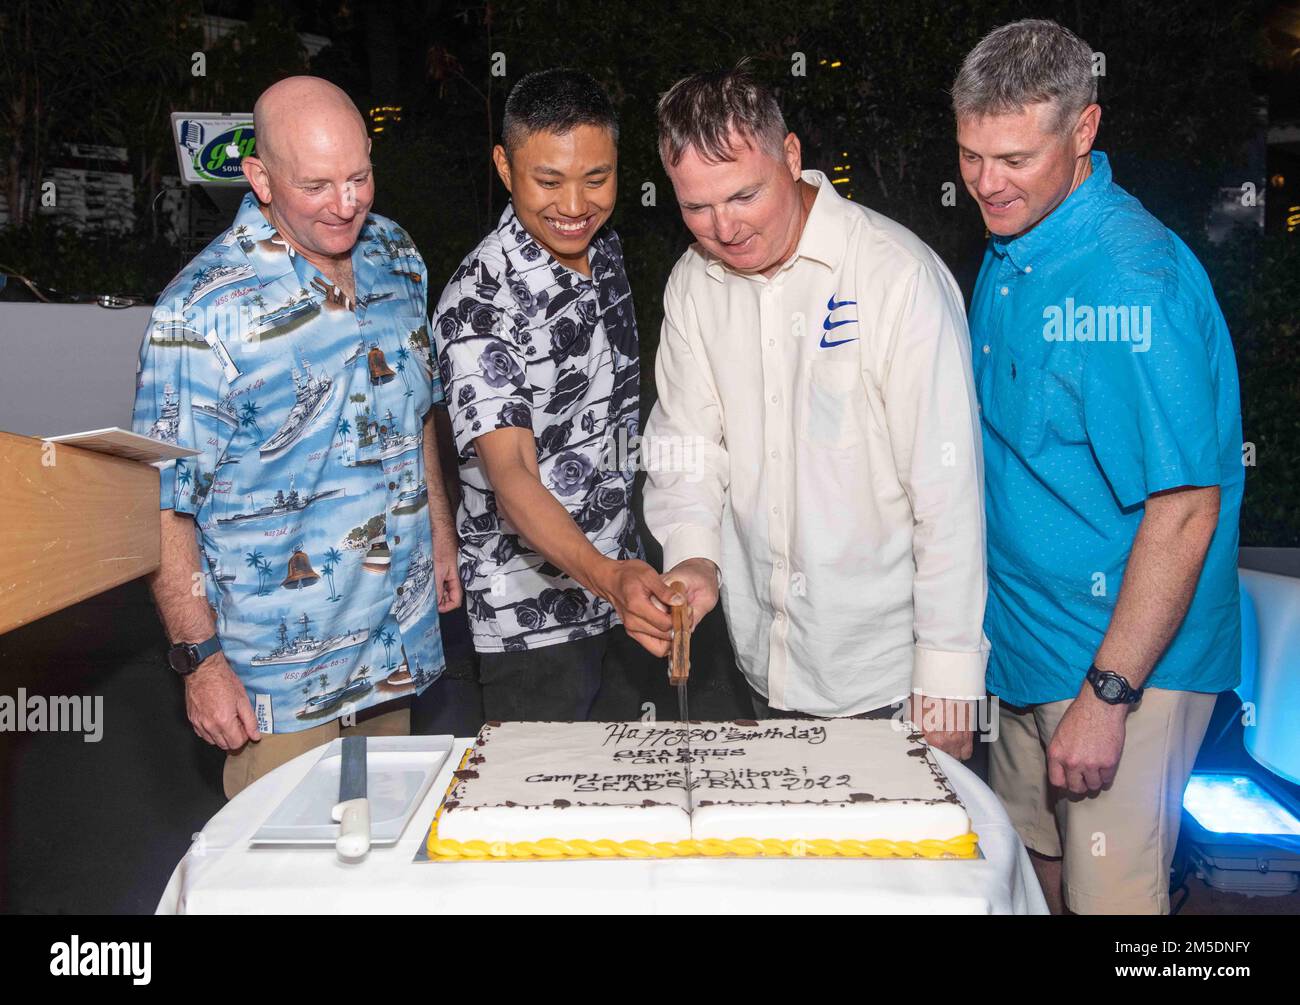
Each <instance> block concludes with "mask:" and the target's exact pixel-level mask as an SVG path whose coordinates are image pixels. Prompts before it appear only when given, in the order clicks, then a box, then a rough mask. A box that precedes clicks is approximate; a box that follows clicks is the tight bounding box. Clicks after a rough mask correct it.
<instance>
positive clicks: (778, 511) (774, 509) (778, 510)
mask: <svg viewBox="0 0 1300 1005" xmlns="http://www.w3.org/2000/svg"><path fill="white" fill-rule="evenodd" d="M772 512H773V513H780V512H781V507H780V506H773V507H772Z"/></svg>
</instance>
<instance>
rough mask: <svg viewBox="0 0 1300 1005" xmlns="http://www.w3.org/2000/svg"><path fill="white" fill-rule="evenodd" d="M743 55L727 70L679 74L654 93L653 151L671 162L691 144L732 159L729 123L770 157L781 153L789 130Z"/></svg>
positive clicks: (709, 155) (710, 156)
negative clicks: (656, 133)
mask: <svg viewBox="0 0 1300 1005" xmlns="http://www.w3.org/2000/svg"><path fill="white" fill-rule="evenodd" d="M748 64H749V60H748V58H746V59H742V60H741V61H740V62H739V63H737V64H736V66H735V67H734V68H732V69H730V70H713V71H711V72H708V73H695V74H692V75H691V76H689V77H683V78H682V79H681V80H679V81H677V83H675V84H673V86H672V87H670V88H669V89H668V91H667V92H666V93H665V94H664V95H663V96H662V97H661V98H660V99H659V105H658V107H657V109H656V113H657V116H658V119H659V156H660V157H661V158H662V159H663V162H664V165H665V166H674V165H676V164H677V163H678V162H679V161H680V160H681V159H682V155H683V154H685V153H686V150H687V148H688V147H693V148H694V149H695V151H696V153H698V154H699V155H700V157H701V158H703V159H704V160H706V161H711V162H717V161H730V160H735V159H736V158H735V155H734V154H733V153H732V148H731V146H730V144H729V142H728V139H729V137H730V135H731V131H732V130H733V129H734V130H735V131H736V132H737V133H738V134H740V135H741V136H743V137H745V138H747V139H749V140H751V141H752V142H753V143H754V145H755V146H756V147H758V148H759V149H761V150H764V151H766V152H767V153H769V154H771V155H772V156H773V157H776V158H778V159H779V158H780V157H781V156H782V145H783V144H784V142H785V137H786V134H787V133H788V132H789V130H787V129H786V127H785V117H784V116H783V115H782V114H781V106H780V105H778V104H777V103H776V98H775V97H774V96H773V95H772V92H771V91H770V90H768V89H767V88H766V87H764V86H763V85H762V84H760V83H759V82H758V81H757V80H755V79H754V75H753V74H752V73H751V72H750V69H749V65H748Z"/></svg>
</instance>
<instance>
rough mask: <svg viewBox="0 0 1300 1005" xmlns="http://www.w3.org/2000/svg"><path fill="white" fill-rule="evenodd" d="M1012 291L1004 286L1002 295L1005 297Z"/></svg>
mask: <svg viewBox="0 0 1300 1005" xmlns="http://www.w3.org/2000/svg"><path fill="white" fill-rule="evenodd" d="M1010 292H1011V291H1010V290H1009V289H1007V288H1006V287H1005V286H1004V287H1002V295H1003V296H1004V297H1005V296H1006V295H1007V294H1008V293H1010Z"/></svg>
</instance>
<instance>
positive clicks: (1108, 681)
mask: <svg viewBox="0 0 1300 1005" xmlns="http://www.w3.org/2000/svg"><path fill="white" fill-rule="evenodd" d="M1101 693H1102V696H1103V697H1106V698H1118V697H1119V696H1120V695H1121V694H1123V693H1124V682H1123V681H1119V680H1116V679H1115V678H1114V677H1107V678H1105V679H1104V680H1103V681H1102V682H1101Z"/></svg>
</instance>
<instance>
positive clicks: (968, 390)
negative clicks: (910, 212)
mask: <svg viewBox="0 0 1300 1005" xmlns="http://www.w3.org/2000/svg"><path fill="white" fill-rule="evenodd" d="M892 312H893V315H894V316H893V318H892V319H885V320H886V322H887V323H889V322H892V327H891V329H890V337H889V339H888V340H887V344H886V351H885V355H884V358H883V360H882V361H881V365H880V372H881V374H882V378H881V379H882V393H883V398H884V403H885V412H886V424H887V426H888V435H889V440H890V446H891V450H892V453H893V456H894V462H895V466H896V470H897V473H898V479H899V482H900V484H901V486H902V488H903V491H904V492H905V493H906V494H907V497H908V500H909V501H910V503H911V507H912V515H913V522H912V557H913V561H914V564H915V573H914V575H913V580H912V605H913V619H914V625H913V630H914V633H915V649H914V655H913V669H912V687H913V689H914V690H919V691H921V692H923V693H924V694H927V695H933V696H935V697H945V698H977V697H981V696H983V695H984V693H985V691H984V670H985V665H986V663H987V661H988V652H989V644H988V640H987V639H986V638H985V637H984V630H983V622H984V602H985V598H986V594H987V587H988V583H987V579H986V571H985V558H984V503H983V491H984V477H983V459H982V455H981V444H980V434H979V419H978V414H977V409H976V402H975V389H974V383H973V380H972V377H971V361H970V337H969V335H968V334H967V330H966V316H965V311H964V310H963V307H962V301H961V294H960V292H959V291H958V289H957V286H956V283H955V282H954V281H953V279H952V277H951V275H949V273H948V271H947V269H945V268H944V267H943V265H942V264H940V263H939V262H937V261H933V262H928V263H927V262H923V263H920V264H919V265H918V267H917V270H916V271H915V273H914V274H913V275H912V277H911V279H910V281H909V282H908V283H907V284H906V286H905V287H904V288H903V290H902V293H901V295H900V297H899V299H898V301H896V304H895V306H894V307H893V308H892Z"/></svg>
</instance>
